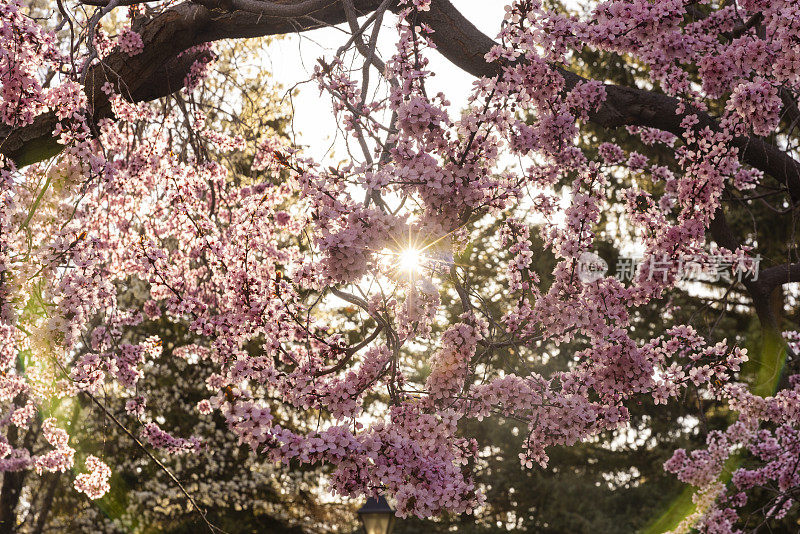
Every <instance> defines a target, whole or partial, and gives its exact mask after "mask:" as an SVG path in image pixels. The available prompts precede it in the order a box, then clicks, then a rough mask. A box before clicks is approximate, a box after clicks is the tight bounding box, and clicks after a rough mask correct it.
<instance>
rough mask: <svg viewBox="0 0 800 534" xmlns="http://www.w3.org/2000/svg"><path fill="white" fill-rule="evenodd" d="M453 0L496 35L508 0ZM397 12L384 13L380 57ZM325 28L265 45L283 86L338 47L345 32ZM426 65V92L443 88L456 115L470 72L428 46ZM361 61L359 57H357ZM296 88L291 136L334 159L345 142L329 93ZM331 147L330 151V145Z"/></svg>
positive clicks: (310, 86) (306, 74)
mask: <svg viewBox="0 0 800 534" xmlns="http://www.w3.org/2000/svg"><path fill="white" fill-rule="evenodd" d="M453 3H454V4H455V5H456V6H457V7H458V9H459V10H460V11H461V13H462V14H463V15H464V16H465V17H467V18H468V19H469V20H470V21H471V22H472V23H473V24H475V25H476V26H477V27H478V28H479V29H480V30H481V31H483V32H484V33H486V34H487V35H489V36H491V37H495V36H496V35H497V33H498V32H499V30H500V22H501V21H502V19H503V14H504V10H503V8H504V6H505V5H506V4H507V3H508V2H507V0H454V1H453ZM395 22H396V17H394V16H393V15H392V14H391V13H387V14H386V16H385V17H384V24H383V26H384V27H383V29H382V31H381V38H380V39H379V46H378V52H379V54H380V55H381V57H382V58H383V59H384V60H387V59H389V58H390V57H391V55H392V54H393V53H394V44H395V38H396V35H397V33H396V31H395V29H394V26H395ZM345 27H346V24H345V25H340V26H338V27H336V28H323V29H319V30H314V31H310V32H304V33H302V34H299V35H298V34H294V35H288V36H286V37H285V38H283V39H277V40H275V41H274V42H273V43H272V44H271V45H270V47H269V52H270V57H269V58H268V59H267V61H268V65H267V66H268V68H270V70H271V72H272V76H273V79H274V80H276V81H278V82H279V83H281V84H282V85H283V87H284V88H289V87H292V86H293V85H294V84H296V83H299V82H303V81H306V80H308V79H309V78H310V77H311V74H312V73H313V70H314V65H315V64H316V62H317V58H320V57H324V58H327V59H328V60H330V58H332V57H333V56H334V55H335V53H336V50H337V48H339V46H341V45H342V44H344V43H345V42H346V41H347V39H348V38H349V28H348V33H347V34H346V33H344V32H343V31H342V30H341V29H342V28H345ZM427 57H428V58H429V59H430V65H429V69H430V70H431V71H433V72H435V73H436V76H434V77H433V78H430V81H428V82H426V85H427V87H428V89H429V94H436V92H438V91H442V92H443V93H445V95H446V96H447V97H448V99H449V100H450V102H451V103H452V109H451V116H453V117H456V116H458V111H459V110H460V109H462V108H463V107H464V106H465V105H466V99H467V96H468V94H469V91H470V89H471V88H472V82H473V81H474V79H475V78H474V77H473V76H470V75H469V74H467V73H465V72H464V71H462V70H461V69H459V68H457V67H454V66H453V65H452V64H451V63H450V62H449V61H447V60H446V59H445V58H443V57H442V56H441V55H439V54H438V53H436V52H428V54H427ZM359 65H360V63H359ZM377 78H378V73H377V71H375V69H373V70H372V72H371V78H370V80H371V83H370V85H371V87H372V88H374V86H375V84H374V83H373V82H374V81H376V80H377ZM298 88H299V94H298V95H297V96H296V97H295V98H294V99H293V104H294V132H295V134H296V136H295V142H296V143H298V144H300V145H304V146H306V147H307V150H306V153H307V155H309V156H311V157H313V158H314V159H316V160H317V161H323V160H325V159H327V161H328V162H331V163H333V162H335V161H339V160H342V159H344V158H345V157H346V152H345V146H344V144H343V143H342V139H341V135H339V136H338V138H337V136H336V122H335V119H334V117H333V114H332V110H331V102H330V97H329V96H328V95H326V94H323V95H322V96H320V94H319V89H318V87H317V84H316V82H310V83H305V84H302V85H300V86H299V87H298ZM330 147H333V152H332V153H330V152H328V150H327V149H328V148H330Z"/></svg>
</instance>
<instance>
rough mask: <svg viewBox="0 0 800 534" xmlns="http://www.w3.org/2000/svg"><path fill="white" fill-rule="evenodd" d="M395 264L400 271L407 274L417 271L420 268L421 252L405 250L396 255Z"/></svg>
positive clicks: (412, 249)
mask: <svg viewBox="0 0 800 534" xmlns="http://www.w3.org/2000/svg"><path fill="white" fill-rule="evenodd" d="M397 256H398V257H397V263H398V266H399V267H400V270H402V271H406V272H408V273H413V272H416V271H419V270H420V268H421V267H422V251H421V250H418V249H415V248H407V249H404V250H402V251H400V253H399V254H398V255H397Z"/></svg>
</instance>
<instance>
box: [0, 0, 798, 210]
mask: <svg viewBox="0 0 800 534" xmlns="http://www.w3.org/2000/svg"><path fill="white" fill-rule="evenodd" d="M241 1H245V0H199V2H200V3H202V4H203V5H199V4H194V3H190V2H187V3H183V4H179V5H177V6H175V7H173V8H170V9H168V10H166V11H165V12H164V13H161V14H159V15H158V16H156V17H155V18H153V19H152V20H150V21H148V22H147V23H146V24H144V25H143V27H141V28H139V31H140V32H141V33H142V37H143V41H144V43H145V48H144V51H143V52H142V53H141V54H138V55H136V56H133V57H129V56H127V55H126V54H124V53H122V52H120V51H119V50H117V51H115V52H113V53H112V54H111V56H110V57H109V58H107V59H106V60H105V61H104V63H103V64H100V65H95V66H93V67H91V69H90V70H91V72H90V73H89V75H88V76H87V81H86V92H87V95H88V96H89V101H90V105H91V107H92V109H93V117H94V119H95V120H99V119H100V118H103V117H108V116H110V113H111V111H110V106H109V105H108V99H107V98H106V97H105V95H104V94H103V93H102V91H100V90H99V89H100V87H101V86H102V84H103V83H105V82H106V81H107V80H110V81H112V82H114V83H115V84H117V85H118V86H119V87H120V88H121V89H122V91H123V94H125V95H126V96H129V97H130V98H131V99H132V100H134V101H140V100H151V99H154V98H158V97H161V96H166V95H167V94H170V93H172V92H175V91H177V90H178V89H180V87H182V78H181V79H178V75H177V74H179V73H181V72H183V71H182V70H175V69H171V68H170V65H171V64H172V63H173V62H175V61H178V56H179V54H181V52H184V51H185V50H187V49H189V48H191V47H192V46H194V45H197V44H202V43H206V42H211V41H216V40H220V39H231V38H244V37H257V36H264V35H276V34H285V33H291V32H295V31H305V30H311V29H314V28H318V27H320V26H321V25H324V24H339V23H342V22H345V21H346V16H345V11H344V9H343V7H342V5H341V3H340V2H339V1H338V0H336V1H334V0H302V1H300V2H289V1H286V0H283V1H282V2H280V3H278V2H261V1H259V0H247V1H248V2H255V3H257V4H259V5H260V6H261V8H263V9H261V13H262V14H258V15H254V14H253V13H249V12H246V11H241V10H233V11H231V10H230V9H229V8H230V7H232V6H231V5H230V2H241ZM262 4H263V5H262ZM354 4H355V7H356V8H357V9H358V10H359V11H360V12H361V13H368V12H371V11H374V10H375V9H377V8H378V7H379V5H380V4H381V2H380V1H378V0H358V1H356V2H354ZM270 6H271V7H270ZM312 12H313V15H314V16H313V17H308V16H306V15H309V14H310V13H312ZM269 13H281V14H282V15H270V14H269ZM419 21H420V22H424V23H426V24H428V25H429V26H430V27H431V28H432V29H433V30H434V33H433V34H432V40H433V42H434V43H435V44H436V46H437V47H438V50H439V52H441V53H442V55H444V56H445V57H446V58H447V59H448V60H450V61H451V62H452V63H453V64H454V65H456V66H458V67H459V68H461V69H463V70H465V71H467V72H469V73H470V74H473V75H475V76H496V75H498V74H499V73H500V69H501V68H502V66H501V65H500V64H498V63H487V62H486V61H485V59H484V56H485V54H486V53H487V52H488V51H489V50H490V49H491V48H492V46H494V45H495V42H494V41H493V40H492V39H490V38H489V37H487V36H486V35H484V34H483V33H482V32H480V31H479V30H478V29H477V28H476V27H475V26H474V25H473V24H472V23H470V22H469V21H468V20H467V19H466V18H465V17H464V16H463V15H461V13H460V12H459V11H458V10H457V9H456V8H455V7H454V6H453V5H452V4H451V3H450V2H449V1H448V0H434V2H432V4H431V9H430V11H427V12H421V13H420V14H419ZM186 61H187V62H188V58H187V59H186ZM189 66H191V63H189ZM184 67H185V66H184ZM556 68H557V69H558V71H559V72H560V73H561V74H562V75H563V76H564V79H565V82H566V87H567V89H570V88H572V87H574V86H575V85H576V84H577V83H579V82H581V81H585V79H584V78H582V77H581V76H579V75H577V74H575V73H572V72H570V71H568V70H566V69H564V68H563V67H560V66H556ZM170 73H172V74H171V75H170ZM605 88H606V94H607V98H606V101H605V102H604V104H603V105H602V106H601V108H600V109H599V110H597V111H596V112H595V113H592V114H590V116H589V119H590V121H591V122H593V123H594V124H597V125H599V126H602V127H604V128H616V127H619V126H625V125H635V126H646V127H652V128H658V129H661V130H665V131H668V132H671V133H673V134H675V135H679V136H680V135H681V134H682V132H683V129H682V128H681V126H680V122H681V119H682V117H681V116H679V115H678V114H677V113H676V110H677V107H678V103H679V102H678V100H677V99H675V98H672V97H669V96H666V95H663V94H658V93H653V92H650V91H646V90H643V89H637V88H632V87H623V86H617V85H612V84H606V86H605ZM698 117H699V119H700V124H699V127H701V128H702V127H705V126H708V127H710V128H712V129H715V130H718V129H719V125H718V124H717V123H716V121H715V120H714V119H713V118H711V117H710V116H709V115H707V114H705V113H698ZM55 122H56V121H55V116H54V115H53V114H45V115H42V116H40V117H39V118H37V120H36V122H35V123H34V124H33V125H30V126H27V127H25V128H20V129H17V130H12V131H8V130H6V131H0V140H2V145H0V152H2V153H3V154H4V155H6V156H9V157H10V158H11V159H13V160H14V161H15V162H16V163H17V164H18V165H24V164H27V163H31V162H33V161H37V160H40V159H43V158H45V157H48V156H52V155H54V154H56V153H58V151H59V150H60V149H61V147H60V146H59V145H58V144H57V143H56V142H55V139H53V138H52V135H51V132H52V131H53V128H54V126H55ZM733 144H734V146H736V147H737V148H738V149H739V151H740V157H741V159H742V160H743V161H744V162H745V163H747V164H749V165H752V166H753V167H756V168H758V169H760V170H762V171H764V172H765V173H767V174H768V175H770V176H772V177H773V178H775V179H776V180H777V181H779V182H780V183H782V184H784V185H785V186H786V187H787V188H788V190H789V192H790V194H791V196H792V198H793V199H794V200H800V162H798V161H797V160H795V159H794V158H792V157H791V156H789V155H788V154H786V153H784V152H782V151H781V150H780V149H778V148H777V147H776V146H774V145H772V144H770V143H768V142H766V141H764V140H763V139H761V138H758V137H754V136H753V137H739V138H737V139H735V140H734V142H733Z"/></svg>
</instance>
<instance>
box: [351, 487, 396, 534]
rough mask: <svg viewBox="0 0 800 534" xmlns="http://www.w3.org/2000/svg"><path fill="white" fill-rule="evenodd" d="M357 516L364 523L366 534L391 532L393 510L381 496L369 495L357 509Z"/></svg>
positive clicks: (387, 533)
mask: <svg viewBox="0 0 800 534" xmlns="http://www.w3.org/2000/svg"><path fill="white" fill-rule="evenodd" d="M358 517H359V518H360V519H361V523H362V524H363V525H364V532H365V533H366V534H391V532H392V527H393V526H394V510H392V507H391V506H389V503H388V502H386V499H384V498H383V496H380V497H378V498H377V499H376V498H375V497H370V498H369V499H367V502H366V504H364V506H362V507H361V508H359V509H358Z"/></svg>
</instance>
